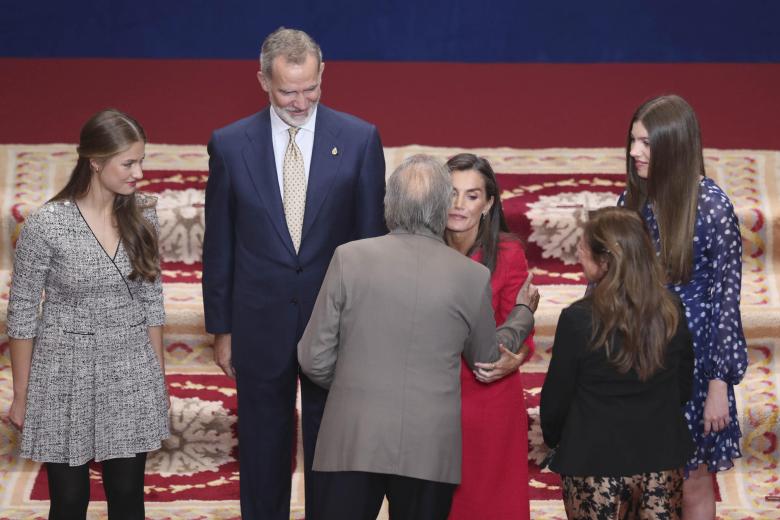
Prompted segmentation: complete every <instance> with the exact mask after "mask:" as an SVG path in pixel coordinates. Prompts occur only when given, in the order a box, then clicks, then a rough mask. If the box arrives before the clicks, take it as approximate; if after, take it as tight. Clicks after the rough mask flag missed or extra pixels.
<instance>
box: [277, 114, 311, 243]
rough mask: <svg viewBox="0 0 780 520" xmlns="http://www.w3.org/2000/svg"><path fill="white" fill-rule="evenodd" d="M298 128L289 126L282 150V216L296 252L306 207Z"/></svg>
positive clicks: (304, 177) (304, 173)
mask: <svg viewBox="0 0 780 520" xmlns="http://www.w3.org/2000/svg"><path fill="white" fill-rule="evenodd" d="M298 130H300V128H297V127H294V126H293V127H290V128H289V129H288V130H287V131H288V132H289V133H290V142H289V143H288V144H287V149H286V150H285V151H284V163H283V165H282V176H283V177H284V218H285V220H287V229H288V230H289V231H290V237H291V238H292V241H293V246H295V252H296V253H297V252H298V250H299V249H300V247H301V232H302V230H303V212H304V209H305V208H306V170H305V169H304V166H303V154H302V153H301V149H300V148H298V145H297V144H296V143H295V135H296V134H297V133H298Z"/></svg>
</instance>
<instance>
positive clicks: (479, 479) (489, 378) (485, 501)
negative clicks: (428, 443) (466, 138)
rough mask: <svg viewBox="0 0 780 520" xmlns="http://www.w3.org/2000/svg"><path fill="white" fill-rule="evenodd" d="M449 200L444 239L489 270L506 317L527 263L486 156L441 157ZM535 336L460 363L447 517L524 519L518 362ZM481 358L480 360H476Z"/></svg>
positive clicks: (524, 440)
mask: <svg viewBox="0 0 780 520" xmlns="http://www.w3.org/2000/svg"><path fill="white" fill-rule="evenodd" d="M447 168H448V169H449V170H450V172H451V174H452V185H453V196H452V206H451V207H450V211H449V214H448V218H447V230H446V231H445V233H444V237H445V240H446V242H447V244H448V245H449V246H450V247H452V248H453V249H456V250H458V251H460V252H461V253H463V254H464V255H467V256H470V257H471V258H472V259H473V260H474V261H476V262H480V263H482V264H483V265H485V266H486V267H487V268H488V269H490V272H491V280H490V281H491V286H492V289H493V311H494V313H495V317H496V324H498V325H500V324H502V323H503V322H504V320H505V319H506V316H507V314H509V311H511V310H512V307H513V306H514V305H515V297H516V296H517V292H518V290H519V289H520V286H521V285H522V284H523V282H524V281H525V279H526V278H527V277H528V263H527V261H526V258H525V254H524V253H523V248H522V246H521V244H520V242H519V241H518V239H517V238H515V237H514V236H512V235H510V234H509V228H508V227H507V225H506V221H505V219H504V213H503V210H502V209H501V200H500V198H499V193H498V184H497V182H496V176H495V173H493V168H492V167H491V166H490V163H489V162H488V161H487V160H486V159H484V158H482V157H478V156H476V155H473V154H466V153H464V154H458V155H456V156H454V157H452V158H451V159H450V160H449V161H447ZM533 349H534V346H533V338H532V336H529V338H528V339H527V340H526V343H525V345H523V347H522V348H521V350H520V351H519V352H518V353H517V354H516V355H515V354H512V353H511V352H509V351H508V350H506V349H503V348H502V353H501V359H500V360H499V361H498V362H497V363H496V364H495V365H496V366H495V368H492V367H493V364H490V365H483V366H481V367H480V368H479V369H478V370H477V371H475V372H472V371H471V370H469V368H468V366H467V365H466V364H465V363H462V364H461V377H460V381H461V400H462V412H461V414H462V429H463V466H462V476H461V484H460V486H459V487H458V488H457V490H456V491H455V496H454V497H453V501H452V509H451V510H450V516H449V518H450V520H453V519H463V520H473V519H475V518H486V519H487V518H489V519H497V520H501V519H512V520H516V519H528V518H530V513H529V502H528V415H527V412H526V408H525V399H524V397H523V385H522V383H521V380H520V372H518V370H517V369H518V367H519V366H520V365H521V364H522V363H523V361H525V360H526V359H528V357H530V356H531V354H532V353H533ZM478 365H479V364H478Z"/></svg>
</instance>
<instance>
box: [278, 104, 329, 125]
mask: <svg viewBox="0 0 780 520" xmlns="http://www.w3.org/2000/svg"><path fill="white" fill-rule="evenodd" d="M319 104H320V102H319V101H317V102H316V103H312V105H311V106H310V107H309V115H308V116H307V117H306V119H305V120H304V121H301V122H300V123H299V122H297V121H294V120H289V119H288V118H289V116H290V114H289V113H288V112H287V111H286V110H284V109H282V108H279V107H277V106H276V105H271V106H272V107H273V108H274V112H276V115H277V116H279V119H281V120H282V121H284V122H285V123H287V124H288V125H290V126H303V125H305V124H306V123H308V122H309V119H311V116H312V114H314V109H315V108H317V105H319Z"/></svg>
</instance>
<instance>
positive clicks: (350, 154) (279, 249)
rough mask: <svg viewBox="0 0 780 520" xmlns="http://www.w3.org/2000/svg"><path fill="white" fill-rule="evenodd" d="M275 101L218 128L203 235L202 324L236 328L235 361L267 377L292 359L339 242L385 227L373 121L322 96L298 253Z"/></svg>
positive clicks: (228, 329) (212, 144) (212, 146)
mask: <svg viewBox="0 0 780 520" xmlns="http://www.w3.org/2000/svg"><path fill="white" fill-rule="evenodd" d="M269 110H270V107H269V108H266V109H265V110H262V111H260V112H258V113H256V114H254V115H252V116H249V117H247V118H245V119H241V120H239V121H237V122H235V123H232V124H231V125H229V126H226V127H224V128H221V129H219V130H216V131H215V132H214V133H213V135H212V138H211V141H210V142H209V147H208V150H209V179H208V184H207V187H206V232H205V236H204V240H203V302H204V309H205V317H206V330H207V331H208V332H210V333H213V334H219V333H231V334H232V350H233V365H234V366H235V367H236V369H237V370H239V371H240V372H244V373H247V372H248V373H252V374H255V375H257V376H261V377H264V378H274V377H278V376H280V375H281V374H282V373H284V372H285V371H288V370H289V369H290V366H291V363H296V359H297V358H296V344H297V342H298V340H299V339H300V336H301V334H302V333H303V330H304V328H305V326H306V323H307V322H308V320H309V316H310V314H311V310H312V307H313V305H314V300H315V299H316V297H317V293H318V292H319V289H320V285H321V284H322V280H323V278H324V276H325V271H326V270H327V268H328V264H329V262H330V259H331V257H332V256H333V251H334V250H335V249H336V247H337V246H339V245H341V244H343V243H345V242H349V241H351V240H356V239H360V238H366V237H372V236H377V235H381V234H384V233H385V232H386V229H385V224H384V218H383V213H384V210H383V199H384V193H385V177H384V174H385V161H384V155H383V151H382V144H381V142H380V139H379V134H378V132H377V130H376V127H374V126H373V125H370V124H369V123H366V122H365V121H362V120H360V119H358V118H356V117H353V116H350V115H348V114H344V113H341V112H337V111H335V110H332V109H329V108H327V107H325V106H323V105H321V104H320V105H319V106H318V108H317V115H316V117H317V121H316V126H315V132H314V146H313V149H312V158H311V166H310V169H309V180H308V187H307V191H306V209H305V212H304V221H303V234H302V238H301V245H300V250H299V252H298V254H297V255H296V253H295V249H294V247H293V243H292V239H291V238H290V234H289V232H288V230H287V224H286V221H285V217H284V208H283V205H282V196H281V193H280V192H279V183H278V177H277V173H276V165H275V162H274V153H273V145H272V140H271V121H270V112H269Z"/></svg>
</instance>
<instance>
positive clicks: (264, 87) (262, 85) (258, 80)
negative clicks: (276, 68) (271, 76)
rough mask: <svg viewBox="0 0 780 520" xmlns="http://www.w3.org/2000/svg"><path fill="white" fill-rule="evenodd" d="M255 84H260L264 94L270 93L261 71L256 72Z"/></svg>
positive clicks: (266, 79) (266, 80)
mask: <svg viewBox="0 0 780 520" xmlns="http://www.w3.org/2000/svg"><path fill="white" fill-rule="evenodd" d="M257 82H258V83H260V86H261V87H262V89H263V90H265V91H266V92H269V91H270V88H271V87H270V85H269V84H268V83H269V82H268V78H266V77H265V74H263V71H262V69H261V70H258V71H257Z"/></svg>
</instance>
